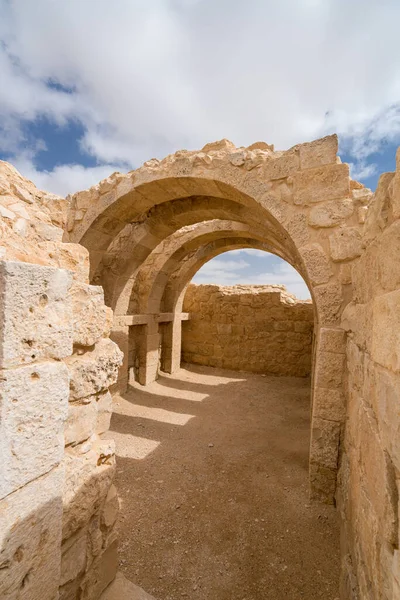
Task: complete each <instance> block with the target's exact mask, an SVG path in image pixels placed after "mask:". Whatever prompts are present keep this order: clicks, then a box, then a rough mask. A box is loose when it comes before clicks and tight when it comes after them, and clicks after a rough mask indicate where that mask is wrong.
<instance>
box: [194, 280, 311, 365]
mask: <svg viewBox="0 0 400 600" xmlns="http://www.w3.org/2000/svg"><path fill="white" fill-rule="evenodd" d="M184 310H186V311H188V312H189V313H190V320H189V321H187V322H186V323H184V325H183V335H182V359H183V361H184V362H188V363H195V364H201V365H208V366H213V367H223V368H229V369H238V370H245V371H251V372H255V373H266V374H274V375H293V376H301V377H305V376H307V375H309V374H310V367H311V342H312V330H313V320H314V314H313V306H312V304H311V303H310V302H305V301H299V300H297V299H296V298H295V297H294V296H291V295H290V294H288V293H287V292H286V291H285V289H284V288H283V287H281V288H279V286H276V287H273V286H233V287H224V286H216V285H193V284H192V285H191V286H190V287H189V288H188V290H187V292H186V296H185V300H184Z"/></svg>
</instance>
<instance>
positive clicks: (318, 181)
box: [67, 136, 361, 501]
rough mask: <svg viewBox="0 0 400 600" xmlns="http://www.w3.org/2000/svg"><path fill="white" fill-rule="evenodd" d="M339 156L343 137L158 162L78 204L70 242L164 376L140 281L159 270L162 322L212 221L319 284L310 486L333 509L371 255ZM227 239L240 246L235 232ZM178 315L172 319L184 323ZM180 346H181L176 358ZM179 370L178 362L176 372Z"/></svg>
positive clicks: (219, 145)
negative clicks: (354, 290)
mask: <svg viewBox="0 0 400 600" xmlns="http://www.w3.org/2000/svg"><path fill="white" fill-rule="evenodd" d="M336 154H337V138H336V136H329V137H327V138H324V139H322V140H317V141H315V142H311V143H307V144H302V145H299V146H295V147H293V148H291V149H290V150H288V151H286V152H274V151H273V148H272V147H271V146H268V145H267V144H264V143H258V144H254V145H253V146H250V147H248V148H236V147H235V146H234V145H233V144H232V143H230V142H228V141H226V140H222V141H221V142H216V143H214V144H207V145H206V146H205V147H204V148H203V149H202V150H201V151H200V152H187V151H181V152H177V153H176V154H174V155H172V156H168V157H167V158H165V159H164V160H162V161H158V160H156V159H153V160H151V161H148V162H147V163H145V164H144V165H143V167H140V168H139V169H137V170H136V171H133V172H131V173H128V174H127V175H121V174H114V175H113V176H111V177H110V178H108V179H107V180H105V181H103V182H101V183H100V184H99V185H98V186H95V187H93V188H91V189H90V190H88V191H86V192H81V193H78V194H75V195H74V196H73V197H72V204H71V211H70V218H69V225H68V234H67V236H68V241H72V242H80V243H81V244H83V245H84V246H86V248H87V249H88V250H89V253H90V257H91V265H92V275H93V276H94V281H96V283H102V284H103V280H104V284H105V289H106V299H107V301H108V303H109V304H111V305H112V306H113V307H114V308H116V311H115V313H116V317H115V322H114V339H115V340H117V341H118V342H119V343H120V344H122V346H123V345H124V343H125V345H126V343H127V340H128V339H129V335H128V330H129V326H130V324H133V323H134V322H136V323H142V324H143V325H145V327H147V343H148V346H149V352H150V353H151V356H150V355H149V356H148V359H149V360H152V361H153V364H154V365H155V364H156V363H157V364H158V337H157V333H156V332H155V329H154V319H153V320H152V321H151V323H152V324H153V325H152V324H151V323H150V321H149V315H148V314H144V313H140V314H130V313H129V304H130V298H131V294H132V290H135V289H136V290H137V293H139V294H140V290H141V289H143V282H142V288H141V285H140V278H139V279H137V277H138V274H139V273H142V275H143V273H145V272H146V268H145V267H146V261H148V262H147V265H148V264H153V266H154V269H155V271H154V273H153V275H154V277H153V279H154V282H155V287H154V290H157V293H156V297H155V305H154V306H152V307H151V311H152V312H151V315H153V314H155V313H154V312H153V310H154V309H155V308H157V307H160V306H161V302H163V297H165V298H167V297H168V294H171V286H172V284H169V282H170V280H171V281H173V279H174V275H173V273H174V268H173V267H174V265H176V263H177V262H179V261H181V260H183V259H185V258H186V257H187V256H188V255H189V254H190V252H194V251H195V248H196V244H195V242H194V240H195V238H196V237H197V236H196V227H194V228H193V231H192V235H191V232H190V230H188V229H184V228H185V227H186V228H187V227H188V226H189V225H196V223H204V222H205V221H207V222H209V227H210V228H211V230H212V228H213V225H212V222H213V221H214V220H215V219H218V220H224V219H225V220H229V221H231V222H233V221H234V222H235V223H237V224H238V227H239V228H240V227H242V230H241V231H242V233H241V234H239V229H238V230H236V231H235V230H234V229H232V231H231V232H230V234H229V240H230V242H229V243H231V244H234V243H235V242H236V243H239V245H240V243H243V244H246V243H249V242H246V241H245V239H243V238H244V236H245V232H247V231H250V230H251V229H254V228H255V227H257V228H258V229H259V231H260V234H259V235H256V236H249V237H248V239H249V240H250V239H251V240H252V242H251V243H253V244H254V242H255V241H256V242H257V243H260V244H264V245H265V247H268V249H269V250H270V251H272V252H275V253H277V254H278V255H280V256H283V257H284V258H285V259H286V260H288V262H290V263H291V264H292V265H293V266H294V267H295V268H296V269H297V270H298V271H299V273H300V274H301V275H302V276H303V278H304V280H305V281H306V283H307V284H308V286H309V289H310V292H311V295H312V297H313V301H314V305H315V311H316V326H315V335H316V344H315V350H314V371H313V415H312V442H311V453H310V478H311V487H312V491H313V496H314V497H318V498H321V499H324V500H326V501H332V499H333V496H334V492H335V485H336V471H337V464H338V449H339V439H340V432H341V426H342V422H343V407H344V401H343V392H342V377H343V369H344V335H343V331H342V330H341V329H340V317H341V314H342V311H343V309H344V307H345V306H346V304H347V302H348V301H349V284H350V277H349V263H351V261H352V260H353V259H355V258H357V257H358V256H359V254H360V252H361V236H360V232H359V229H360V223H359V219H360V218H361V217H359V214H358V212H359V211H358V206H357V205H358V204H359V203H360V200H359V198H357V195H355V194H353V189H356V188H359V187H361V186H360V184H357V182H352V181H351V180H350V177H349V170H348V166H347V165H345V164H341V162H340V159H338V158H337V156H336ZM354 196H356V197H354ZM163 211H164V217H165V218H164V220H163V218H162V215H163ZM249 228H250V229H249ZM216 230H217V227H215V231H216ZM210 235H211V237H213V235H214V234H210ZM246 235H247V234H246ZM216 237H217V238H218V237H219V234H217V236H216ZM224 237H225V238H226V239H228V238H227V236H226V232H225V233H224ZM241 238H242V239H241ZM211 241H213V240H211ZM203 242H204V244H205V245H207V243H209V242H210V240H208V239H207V237H206V238H204V240H203ZM214 243H216V242H214ZM193 244H194V245H193ZM204 244H203V246H204ZM237 247H239V246H237ZM200 248H202V244H201V242H200ZM196 251H198V249H196ZM160 253H162V254H166V255H168V256H171V258H170V259H169V260H170V261H171V262H170V264H169V267H171V268H169V267H168V268H167V272H164V271H163V269H164V263H165V261H163V260H160V261H158V260H154V257H155V256H157V255H159V254H160ZM151 255H152V257H151V258H149V257H150V256H151ZM171 278H172V279H171ZM146 285H147V284H146V282H145V283H144V286H145V287H146ZM150 288H151V289H153V288H152V286H151V285H150ZM154 290H153V292H154ZM167 290H168V291H167ZM149 306H150V305H149V304H147V308H149ZM177 306H179V303H175V305H174V308H173V310H171V314H169V315H164V317H160V318H167V319H169V321H170V322H171V323H175V322H177V321H180V318H181V317H180V315H179V314H178V313H177V312H176V307H177ZM175 337H176V336H174V335H171V341H170V345H171V348H172V347H174V339H175ZM123 349H124V350H125V351H126V350H127V348H126V347H125V348H123ZM173 364H174V361H173V360H172V359H171V361H170V367H171V369H172V368H173ZM153 371H155V370H154V369H153ZM122 383H123V382H122Z"/></svg>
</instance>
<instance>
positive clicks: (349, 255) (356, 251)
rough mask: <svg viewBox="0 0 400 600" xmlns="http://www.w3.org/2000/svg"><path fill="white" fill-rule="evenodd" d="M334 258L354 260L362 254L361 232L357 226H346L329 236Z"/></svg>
mask: <svg viewBox="0 0 400 600" xmlns="http://www.w3.org/2000/svg"><path fill="white" fill-rule="evenodd" d="M329 245H330V248H331V257H332V260H334V261H337V262H340V261H344V260H352V259H353V258H357V256H360V254H361V247H362V242H361V234H360V232H359V231H358V229H356V228H355V227H345V228H344V229H340V230H339V231H337V232H336V233H333V234H332V235H330V236H329Z"/></svg>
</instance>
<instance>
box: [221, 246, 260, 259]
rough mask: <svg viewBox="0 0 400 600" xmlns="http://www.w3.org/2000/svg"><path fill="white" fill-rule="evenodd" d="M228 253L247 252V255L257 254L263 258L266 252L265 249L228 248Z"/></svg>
mask: <svg viewBox="0 0 400 600" xmlns="http://www.w3.org/2000/svg"><path fill="white" fill-rule="evenodd" d="M230 254H248V255H249V256H259V257H261V258H265V256H266V255H267V253H266V252H265V250H257V249H256V248H240V249H239V250H230Z"/></svg>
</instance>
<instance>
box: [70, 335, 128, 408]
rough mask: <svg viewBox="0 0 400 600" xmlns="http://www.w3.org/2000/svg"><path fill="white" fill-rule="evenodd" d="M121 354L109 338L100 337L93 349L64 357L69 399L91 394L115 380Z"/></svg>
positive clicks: (77, 398) (108, 385) (105, 387)
mask: <svg viewBox="0 0 400 600" xmlns="http://www.w3.org/2000/svg"><path fill="white" fill-rule="evenodd" d="M122 358H123V354H122V352H121V350H120V349H119V348H118V346H117V345H116V344H115V343H114V342H112V341H111V340H110V339H105V338H104V339H101V340H100V341H99V342H98V343H97V344H96V346H95V348H94V349H93V350H89V351H87V352H85V353H84V354H74V355H73V356H70V357H68V358H67V359H66V361H65V362H66V364H67V366H68V369H69V373H70V378H71V380H70V390H71V393H70V399H71V400H79V399H80V398H86V397H87V396H93V395H94V394H97V393H98V392H101V391H102V390H105V389H107V388H108V387H110V385H112V384H113V383H115V382H116V380H117V376H118V368H119V366H120V365H121V364H122Z"/></svg>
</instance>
